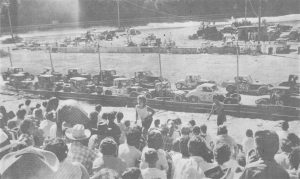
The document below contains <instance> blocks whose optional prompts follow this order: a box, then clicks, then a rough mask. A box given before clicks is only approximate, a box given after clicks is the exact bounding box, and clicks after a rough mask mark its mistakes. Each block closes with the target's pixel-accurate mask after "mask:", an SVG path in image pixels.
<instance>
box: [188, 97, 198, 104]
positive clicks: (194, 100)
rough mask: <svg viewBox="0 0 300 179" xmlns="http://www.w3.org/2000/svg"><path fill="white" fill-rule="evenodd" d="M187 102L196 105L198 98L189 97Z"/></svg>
mask: <svg viewBox="0 0 300 179" xmlns="http://www.w3.org/2000/svg"><path fill="white" fill-rule="evenodd" d="M189 101H190V102H191V103H197V102H198V101H199V98H198V97H197V96H191V97H190V98H189Z"/></svg>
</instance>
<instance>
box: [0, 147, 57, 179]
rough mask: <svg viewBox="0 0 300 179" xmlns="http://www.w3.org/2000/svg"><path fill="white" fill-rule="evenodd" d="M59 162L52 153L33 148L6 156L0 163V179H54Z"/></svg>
mask: <svg viewBox="0 0 300 179" xmlns="http://www.w3.org/2000/svg"><path fill="white" fill-rule="evenodd" d="M58 167H59V161H58V159H57V158H56V156H55V154H53V153H52V152H48V151H44V150H41V149H38V148H35V147H27V148H24V149H22V150H19V151H16V152H11V153H8V154H6V155H5V156H4V157H3V158H2V160H1V161H0V175H1V179H33V178H43V179H54V173H55V172H56V171H57V170H58Z"/></svg>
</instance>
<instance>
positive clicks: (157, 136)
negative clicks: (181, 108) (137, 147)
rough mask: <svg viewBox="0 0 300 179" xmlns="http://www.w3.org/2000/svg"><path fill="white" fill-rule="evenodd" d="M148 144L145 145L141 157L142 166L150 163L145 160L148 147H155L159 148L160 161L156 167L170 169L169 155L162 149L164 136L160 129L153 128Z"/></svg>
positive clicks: (144, 166)
mask: <svg viewBox="0 0 300 179" xmlns="http://www.w3.org/2000/svg"><path fill="white" fill-rule="evenodd" d="M147 144H148V145H147V146H146V147H144V149H143V151H142V158H141V164H140V168H141V169H145V168H147V167H148V163H147V162H146V161H145V152H146V151H147V149H148V148H153V149H155V150H157V154H158V161H157V162H156V168H157V169H160V170H165V171H166V172H167V171H168V169H169V165H168V161H167V158H166V157H167V155H166V152H165V151H164V150H162V147H163V137H162V135H161V132H160V131H158V130H152V131H150V132H149V134H148V140H147Z"/></svg>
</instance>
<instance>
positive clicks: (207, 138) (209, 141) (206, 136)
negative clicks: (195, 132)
mask: <svg viewBox="0 0 300 179" xmlns="http://www.w3.org/2000/svg"><path fill="white" fill-rule="evenodd" d="M200 132H201V134H200V135H201V137H203V138H204V140H205V142H206V144H207V146H208V147H209V149H213V148H214V141H213V139H212V137H211V136H210V135H209V134H208V133H207V126H206V125H205V124H203V125H201V126H200Z"/></svg>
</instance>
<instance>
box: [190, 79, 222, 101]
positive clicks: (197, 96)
mask: <svg viewBox="0 0 300 179" xmlns="http://www.w3.org/2000/svg"><path fill="white" fill-rule="evenodd" d="M224 94H225V91H222V90H220V89H218V87H217V85H216V84H212V83H204V84H202V85H199V86H197V88H196V89H194V90H191V91H189V92H188V93H187V94H186V96H185V97H186V98H187V99H188V101H189V102H192V103H197V102H209V103H212V102H213V96H214V95H222V96H224Z"/></svg>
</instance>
